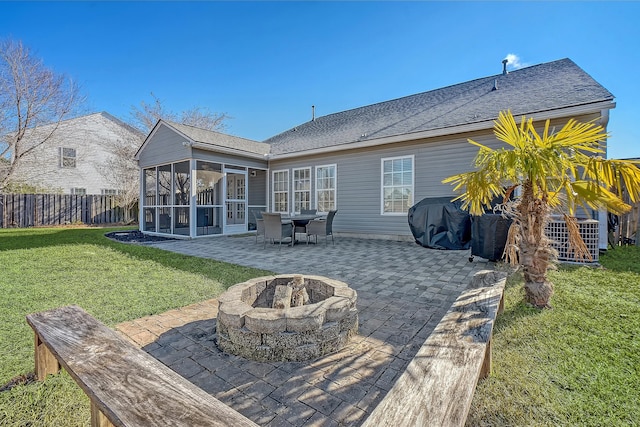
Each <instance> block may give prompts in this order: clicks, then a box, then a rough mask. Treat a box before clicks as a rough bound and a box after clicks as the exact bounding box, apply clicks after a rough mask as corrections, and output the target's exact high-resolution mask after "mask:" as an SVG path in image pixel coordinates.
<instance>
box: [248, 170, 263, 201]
mask: <svg viewBox="0 0 640 427" xmlns="http://www.w3.org/2000/svg"><path fill="white" fill-rule="evenodd" d="M247 179H248V181H249V182H248V183H247V191H248V194H247V197H248V198H247V200H248V203H249V205H256V206H257V205H259V206H265V207H266V206H267V192H266V185H264V184H262V183H263V182H265V181H266V180H267V171H264V170H257V171H256V176H251V175H249V176H248V178H247Z"/></svg>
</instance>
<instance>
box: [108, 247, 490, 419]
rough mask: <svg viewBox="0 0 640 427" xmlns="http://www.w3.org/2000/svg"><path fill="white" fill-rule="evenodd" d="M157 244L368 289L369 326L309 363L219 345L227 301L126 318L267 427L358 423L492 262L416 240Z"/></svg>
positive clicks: (158, 351)
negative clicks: (249, 356) (221, 306)
mask: <svg viewBox="0 0 640 427" xmlns="http://www.w3.org/2000/svg"><path fill="white" fill-rule="evenodd" d="M153 245H154V246H156V247H158V248H161V249H165V250H168V251H174V252H178V253H182V254H188V255H194V256H199V257H205V258H213V259H217V260H221V261H227V262H232V263H235V264H240V265H245V266H250V267H257V268H262V269H266V270H271V271H273V272H274V273H278V274H289V273H300V274H317V275H322V276H327V277H331V278H334V279H338V280H342V281H344V282H347V283H348V284H349V286H351V287H352V288H353V289H355V290H356V291H357V292H358V310H359V333H358V335H357V336H356V337H355V339H353V340H352V341H351V342H350V344H349V345H348V346H347V347H346V348H344V349H343V350H342V351H340V352H338V353H334V354H331V355H328V356H326V357H322V358H319V359H316V360H311V361H308V362H275V363H259V362H253V361H249V360H245V359H242V358H240V357H237V356H233V355H228V354H225V353H222V352H221V351H219V350H218V348H217V347H216V344H215V338H216V336H215V328H216V315H217V300H215V299H213V300H209V301H204V302H201V303H198V304H194V305H192V306H189V307H184V308H181V309H176V310H171V311H169V312H166V313H163V314H160V315H156V316H149V317H145V318H142V319H137V320H134V321H132V322H127V323H123V324H120V325H118V330H120V331H121V332H123V333H124V334H125V335H127V336H128V337H130V338H131V339H132V340H133V341H134V342H136V343H137V344H138V345H140V346H141V347H142V348H144V349H145V350H146V351H147V352H149V353H150V354H151V355H153V356H154V357H156V358H157V359H159V360H161V361H162V362H163V363H165V364H166V365H168V366H169V367H171V368H172V369H173V370H175V371H176V372H178V373H180V374H181V375H183V376H184V377H186V378H188V379H189V380H190V381H192V382H193V383H194V384H196V385H198V386H199V387H201V388H202V389H204V390H206V391H207V392H209V393H211V394H212V395H213V396H214V397H216V398H217V399H219V400H221V401H222V402H224V403H226V404H227V405H229V406H230V407H232V408H233V409H235V410H237V411H238V412H240V413H242V414H243V415H245V416H246V417H248V418H250V419H252V420H253V421H254V422H256V423H257V424H259V425H262V426H303V425H304V426H341V425H345V426H346V425H349V426H355V425H359V424H361V423H362V422H363V421H364V420H365V418H366V417H367V415H368V414H369V413H370V412H371V411H372V410H373V408H375V406H376V405H377V404H378V402H379V401H380V400H381V399H382V398H383V397H384V396H385V394H386V392H387V391H388V390H390V389H391V387H392V386H393V384H394V382H395V381H396V380H397V378H398V377H399V376H400V375H401V374H402V372H403V371H404V369H405V368H406V366H407V364H408V363H409V362H410V361H411V359H412V358H413V356H414V355H415V354H416V352H417V351H418V349H419V348H420V346H421V345H422V343H423V342H424V341H425V339H426V338H427V337H428V336H429V334H430V333H431V331H432V330H433V329H434V328H435V326H436V325H437V324H438V322H439V321H440V319H441V318H442V316H443V315H444V313H445V312H446V311H447V310H448V308H449V307H450V305H451V304H452V303H453V301H454V300H455V299H456V298H457V296H458V295H459V294H460V292H461V291H462V289H464V288H465V287H466V286H467V285H468V283H469V281H470V279H471V276H473V274H474V273H475V272H477V271H479V270H482V269H487V268H493V264H492V263H488V262H486V261H483V260H481V259H477V258H476V261H474V262H473V263H470V262H469V261H468V257H469V251H438V250H432V249H426V248H423V247H420V246H418V245H416V244H415V243H413V242H395V241H383V240H366V239H353V238H337V239H336V244H335V246H332V245H330V244H329V246H326V247H325V246H324V244H319V245H317V246H316V245H309V246H307V245H304V244H303V245H296V246H295V247H293V248H291V247H283V248H282V249H281V250H280V249H279V248H278V247H277V246H272V245H267V248H266V249H263V246H262V243H258V244H256V243H255V238H254V237H252V236H250V237H219V238H210V239H197V240H174V241H166V242H161V243H154V244H153Z"/></svg>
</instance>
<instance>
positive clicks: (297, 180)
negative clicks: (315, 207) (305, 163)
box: [293, 168, 311, 213]
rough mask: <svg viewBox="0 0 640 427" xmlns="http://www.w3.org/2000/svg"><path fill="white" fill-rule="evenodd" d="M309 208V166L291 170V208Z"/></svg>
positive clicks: (298, 209) (298, 210)
mask: <svg viewBox="0 0 640 427" xmlns="http://www.w3.org/2000/svg"><path fill="white" fill-rule="evenodd" d="M310 208H311V168H304V169H294V170H293V210H294V211H295V212H296V213H299V212H300V211H301V210H302V209H310Z"/></svg>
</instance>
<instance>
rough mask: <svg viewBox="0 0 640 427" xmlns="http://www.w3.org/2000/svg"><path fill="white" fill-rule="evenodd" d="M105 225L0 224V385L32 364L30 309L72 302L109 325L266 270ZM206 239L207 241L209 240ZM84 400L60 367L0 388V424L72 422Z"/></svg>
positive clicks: (83, 409)
mask: <svg viewBox="0 0 640 427" xmlns="http://www.w3.org/2000/svg"><path fill="white" fill-rule="evenodd" d="M108 231H111V230H109V229H96V228H33V229H20V230H18V229H0V266H1V273H0V295H1V296H2V297H1V298H0V387H2V385H3V384H6V383H7V382H8V381H10V380H11V379H13V378H15V377H16V376H19V375H22V374H26V373H28V372H30V371H33V333H32V331H31V328H30V327H29V326H28V325H27V323H26V321H25V315H26V314H28V313H31V312H36V311H41V310H45V309H47V308H51V307H59V306H63V305H67V304H77V305H79V306H81V307H83V308H84V309H85V310H87V311H88V312H89V313H90V314H92V315H93V316H95V317H96V318H98V319H100V320H101V321H103V322H104V323H106V324H107V325H109V326H113V325H115V324H117V323H120V322H123V321H126V320H132V319H136V318H139V317H142V316H146V315H149V314H155V313H161V312H164V311H166V310H169V309H172V308H176V307H181V306H185V305H188V304H191V303H194V302H198V301H202V300H206V299H209V298H214V297H216V296H218V295H219V294H220V293H221V292H223V291H224V290H225V289H226V288H227V287H229V286H230V285H233V284H234V283H238V282H241V281H244V280H246V279H248V278H250V277H256V276H261V275H266V274H269V272H266V271H263V270H257V269H252V268H245V267H240V266H236V265H231V264H226V263H222V262H217V261H213V260H206V259H202V258H196V257H189V256H182V255H177V254H173V253H169V252H165V251H161V250H158V249H154V248H150V247H145V246H137V245H125V244H122V243H117V242H112V241H111V240H109V239H107V238H105V237H104V233H106V232H108ZM212 244H213V242H212ZM87 402H88V400H87V399H86V397H84V394H83V393H82V391H80V389H79V387H77V386H76V385H75V382H74V381H73V380H72V379H71V378H70V377H69V376H68V375H66V374H64V375H61V376H55V377H50V378H49V379H48V380H47V381H46V383H45V384H40V383H39V384H30V385H27V386H20V387H15V388H13V389H12V390H10V391H5V392H0V425H1V426H26V425H30V426H76V425H78V426H79V425H85V424H86V423H87V422H88V421H87V420H88V417H89V412H88V403H87Z"/></svg>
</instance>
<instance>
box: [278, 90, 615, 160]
mask: <svg viewBox="0 0 640 427" xmlns="http://www.w3.org/2000/svg"><path fill="white" fill-rule="evenodd" d="M615 106H616V104H615V102H613V101H601V102H598V103H595V104H585V105H578V106H575V107H568V108H563V109H558V110H549V111H544V112H539V113H531V114H528V115H527V117H528V118H533V120H534V121H541V120H547V119H557V118H562V117H568V116H569V117H571V116H578V115H582V114H588V113H599V114H602V113H603V111H605V110H610V109H612V108H615ZM520 116H522V115H518V117H520ZM516 119H517V117H516ZM486 129H493V120H486V121H483V122H475V123H469V124H465V125H456V126H451V127H444V128H438V129H430V130H427V131H421V132H415V133H406V134H401V135H392V136H385V137H382V138H375V139H369V140H364V141H355V142H346V143H344V144H340V145H332V146H329V147H322V148H314V149H310V150H303V151H296V152H293V153H283V154H270V155H269V160H279V159H290V158H294V157H302V156H310V155H314V154H326V153H331V152H335V151H344V150H353V149H358V148H368V147H375V146H378V145H384V144H393V143H397V142H406V141H412V140H417V139H427V138H435V137H438V136H445V135H454V134H460V133H467V132H475V131H479V130H486Z"/></svg>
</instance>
